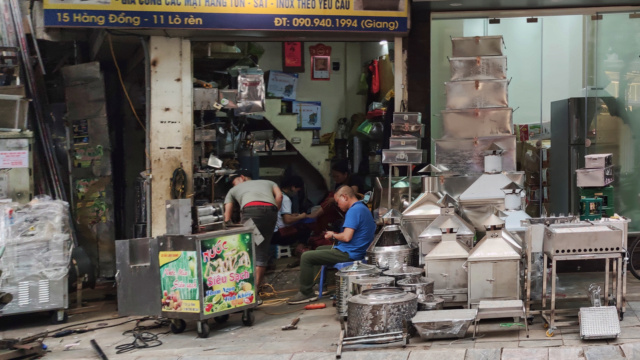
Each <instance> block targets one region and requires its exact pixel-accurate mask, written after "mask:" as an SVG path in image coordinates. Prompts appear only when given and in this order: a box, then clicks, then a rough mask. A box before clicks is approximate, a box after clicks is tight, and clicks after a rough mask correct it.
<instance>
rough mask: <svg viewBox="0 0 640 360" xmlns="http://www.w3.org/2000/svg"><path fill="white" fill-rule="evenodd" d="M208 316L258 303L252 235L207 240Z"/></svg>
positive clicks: (204, 266) (204, 261) (204, 269)
mask: <svg viewBox="0 0 640 360" xmlns="http://www.w3.org/2000/svg"><path fill="white" fill-rule="evenodd" d="M201 249H202V281H203V289H204V290H203V291H204V304H203V306H204V314H205V315H209V314H215V313H218V312H222V311H226V310H230V309H236V308H240V307H243V306H247V305H250V304H254V303H255V301H256V300H255V289H254V286H253V283H254V274H253V243H252V240H251V233H245V234H235V235H227V236H221V237H217V238H213V239H208V240H203V241H202V242H201Z"/></svg>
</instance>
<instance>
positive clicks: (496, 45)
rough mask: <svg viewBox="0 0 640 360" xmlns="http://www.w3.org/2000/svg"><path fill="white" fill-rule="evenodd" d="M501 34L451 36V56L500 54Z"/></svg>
mask: <svg viewBox="0 0 640 360" xmlns="http://www.w3.org/2000/svg"><path fill="white" fill-rule="evenodd" d="M502 44H503V40H502V36H472V37H454V38H451V45H452V49H451V50H452V51H451V53H452V56H453V57H469V56H499V55H502Z"/></svg>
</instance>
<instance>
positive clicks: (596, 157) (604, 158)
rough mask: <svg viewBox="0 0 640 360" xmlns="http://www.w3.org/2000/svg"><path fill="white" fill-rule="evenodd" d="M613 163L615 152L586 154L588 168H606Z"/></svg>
mask: <svg viewBox="0 0 640 360" xmlns="http://www.w3.org/2000/svg"><path fill="white" fill-rule="evenodd" d="M612 165H613V154H592V155H585V156H584V167H585V168H587V169H599V168H606V167H609V166H612Z"/></svg>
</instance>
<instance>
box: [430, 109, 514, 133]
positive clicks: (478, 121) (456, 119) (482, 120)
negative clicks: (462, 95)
mask: <svg viewBox="0 0 640 360" xmlns="http://www.w3.org/2000/svg"><path fill="white" fill-rule="evenodd" d="M442 131H443V132H442V139H465V138H466V139H469V138H476V137H485V136H497V135H511V134H512V131H513V109H511V108H489V109H467V110H445V111H443V112H442Z"/></svg>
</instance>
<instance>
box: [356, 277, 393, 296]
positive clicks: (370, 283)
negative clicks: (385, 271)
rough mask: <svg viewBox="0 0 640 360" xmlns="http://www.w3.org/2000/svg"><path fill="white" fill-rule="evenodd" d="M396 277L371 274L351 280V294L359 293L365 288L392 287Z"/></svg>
mask: <svg viewBox="0 0 640 360" xmlns="http://www.w3.org/2000/svg"><path fill="white" fill-rule="evenodd" d="M395 282H396V279H395V278H393V277H391V276H372V277H364V278H360V279H353V280H352V281H351V296H354V295H360V294H362V292H363V291H365V290H370V289H379V288H385V287H393V286H394V284H395Z"/></svg>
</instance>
